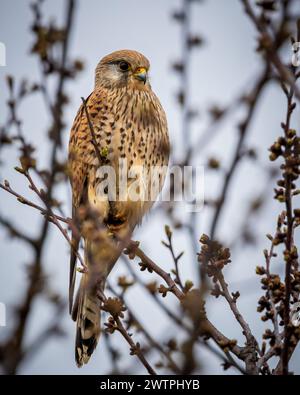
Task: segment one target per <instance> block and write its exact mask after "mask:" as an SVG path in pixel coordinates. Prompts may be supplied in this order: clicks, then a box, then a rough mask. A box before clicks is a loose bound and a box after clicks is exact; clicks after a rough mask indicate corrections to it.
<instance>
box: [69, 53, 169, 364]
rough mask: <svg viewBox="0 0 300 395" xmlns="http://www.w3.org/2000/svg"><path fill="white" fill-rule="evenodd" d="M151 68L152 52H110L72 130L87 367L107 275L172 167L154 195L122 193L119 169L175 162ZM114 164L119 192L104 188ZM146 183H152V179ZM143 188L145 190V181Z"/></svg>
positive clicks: (82, 350) (79, 315)
mask: <svg viewBox="0 0 300 395" xmlns="http://www.w3.org/2000/svg"><path fill="white" fill-rule="evenodd" d="M149 67H150V64H149V61H148V59H147V58H146V57H145V56H143V55H142V54H140V53H139V52H136V51H131V50H120V51H116V52H113V53H111V54H110V55H107V56H105V57H104V58H103V59H102V60H101V61H100V62H99V64H98V65H97V67H96V72H95V87H94V90H93V92H92V93H91V94H90V96H89V97H88V98H87V100H86V101H85V102H84V103H83V104H82V105H81V107H80V108H79V111H78V113H77V116H76V118H75V120H74V123H73V126H72V129H71V134H70V141H69V176H70V181H71V186H72V210H73V221H74V223H76V225H77V227H78V229H79V232H76V231H75V230H74V231H73V232H72V233H73V234H72V247H73V248H72V251H71V260H70V291H69V300H70V303H69V304H70V313H71V315H72V318H73V319H74V320H75V321H76V322H77V329H76V345H75V358H76V362H77V365H78V366H79V367H80V366H82V365H83V364H84V363H87V362H88V360H89V358H90V356H91V354H92V352H93V351H94V349H95V347H96V346H97V343H98V339H99V335H100V308H101V298H100V297H99V295H101V293H102V294H103V290H104V286H105V281H106V278H107V276H108V274H109V272H110V271H111V269H112V267H113V266H114V264H115V262H116V261H117V259H118V257H119V256H120V254H121V253H122V250H123V249H124V248H125V247H126V243H128V241H129V240H130V237H131V234H132V232H133V230H134V228H135V227H136V225H138V224H139V223H140V222H141V220H142V217H143V216H144V215H145V213H146V212H147V211H148V210H149V209H150V208H151V206H152V205H153V203H154V201H155V200H156V198H157V195H158V194H159V192H160V190H161V188H162V185H163V182H164V175H165V174H164V173H163V174H160V175H159V176H157V177H159V180H158V181H159V187H158V188H156V190H155V192H154V194H153V193H152V195H151V196H150V198H149V196H148V195H147V197H146V198H145V197H144V195H141V196H142V197H140V198H139V199H132V198H131V197H130V196H129V197H128V196H126V199H124V198H121V196H120V195H121V194H120V188H121V185H120V182H119V181H118V180H119V177H118V176H119V175H120V169H123V167H124V163H125V165H126V164H127V166H128V172H130V170H131V169H133V168H134V167H135V166H139V167H142V168H143V169H144V170H145V173H146V174H148V175H149V173H150V171H151V168H153V167H157V166H158V167H159V166H167V164H168V158H169V137H168V128H167V120H166V116H165V112H164V110H163V108H162V106H161V104H160V102H159V100H158V98H157V97H156V95H155V94H154V92H153V91H152V89H151V86H150V82H149V77H148V70H149ZM121 162H122V163H123V164H121V166H120V163H121ZM108 166H109V167H110V168H112V169H113V170H114V172H115V174H116V180H117V181H116V193H115V195H114V196H113V194H112V193H109V192H108V189H109V188H107V186H106V188H101V185H103V181H105V180H103V179H102V178H101V171H100V170H101V169H102V168H106V167H108ZM137 177H139V176H137ZM149 180H150V178H149V179H147V178H146V189H147V190H148V189H149V188H150V187H151V185H152V184H151V183H153V182H154V183H155V181H157V180H153V179H151V180H150V181H149ZM127 181H128V182H127V184H126V187H125V188H126V191H125V192H129V189H130V188H131V186H132V185H133V180H132V179H129V177H128V178H127ZM101 183H102V184H101ZM140 185H144V186H145V179H144V178H143V183H142V184H140ZM110 186H111V185H110V184H109V185H108V187H110ZM136 189H137V191H138V192H141V191H140V187H138V188H136ZM122 194H124V191H122ZM125 195H126V193H125ZM129 195H130V194H129ZM81 238H83V241H84V252H85V253H84V261H85V266H86V267H87V272H86V273H83V274H82V277H81V282H80V287H79V290H78V292H77V296H76V299H75V302H74V306H73V293H74V284H75V273H76V258H77V250H78V246H79V242H80V239H81Z"/></svg>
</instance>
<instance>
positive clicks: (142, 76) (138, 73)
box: [133, 67, 147, 84]
mask: <svg viewBox="0 0 300 395" xmlns="http://www.w3.org/2000/svg"><path fill="white" fill-rule="evenodd" d="M133 76H134V78H136V79H137V80H139V81H142V82H143V83H144V84H146V81H147V69H146V68H145V67H138V68H137V69H136V70H135V72H134V74H133Z"/></svg>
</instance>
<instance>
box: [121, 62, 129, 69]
mask: <svg viewBox="0 0 300 395" xmlns="http://www.w3.org/2000/svg"><path fill="white" fill-rule="evenodd" d="M129 67H130V66H129V63H127V62H124V61H122V62H120V63H119V68H120V70H122V71H127V70H129Z"/></svg>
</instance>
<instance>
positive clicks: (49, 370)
mask: <svg viewBox="0 0 300 395" xmlns="http://www.w3.org/2000/svg"><path fill="white" fill-rule="evenodd" d="M29 5H30V1H29V0H11V1H9V0H0V42H3V43H4V44H5V46H6V52H7V54H6V67H0V122H1V123H2V122H3V121H4V120H5V119H4V116H5V114H6V108H5V103H6V100H7V88H6V84H5V75H7V74H12V75H14V76H15V77H16V78H17V79H19V80H20V79H21V78H23V77H29V78H32V79H38V77H39V70H38V67H37V62H36V59H35V58H34V57H33V56H30V55H29V51H30V47H31V45H32V35H31V32H30V29H29V26H30V23H31V21H32V15H31V11H30V7H29ZM64 6H65V2H64V1H63V0H51V1H49V0H48V1H45V5H44V15H45V16H46V19H47V20H51V19H55V20H56V21H62V18H63V15H64ZM180 6H181V1H179V0H164V1H161V0H152V1H145V0H139V1H137V0H126V1H123V0H110V1H109V2H108V1H102V0H85V1H83V0H79V1H78V7H77V10H76V16H75V24H74V31H73V35H72V39H71V46H70V50H71V56H73V57H76V58H80V59H82V60H83V62H84V64H85V68H84V71H83V72H82V73H81V74H80V75H79V77H78V78H77V79H76V80H75V81H72V82H71V83H68V85H67V90H68V93H69V95H70V97H71V103H70V105H69V106H68V107H67V112H66V120H67V124H68V126H69V127H71V124H72V120H73V119H74V116H75V114H76V111H77V109H78V107H79V105H80V98H81V97H82V96H88V95H89V93H90V92H91V91H92V89H93V83H94V69H95V67H96V64H97V63H98V61H99V60H100V59H101V58H102V57H103V56H105V55H106V54H108V53H110V52H113V51H114V50H117V49H124V48H128V49H135V50H137V51H140V52H142V53H143V54H145V55H146V56H147V57H148V58H149V59H150V62H151V84H152V88H153V90H154V91H155V92H156V94H157V95H158V97H159V99H160V101H161V103H162V105H163V107H164V109H165V111H166V114H167V118H168V124H169V132H170V140H171V142H172V146H173V155H174V156H176V155H179V154H180V147H181V146H182V144H184V140H182V137H181V136H180V127H181V116H180V109H179V107H178V104H177V102H176V98H175V95H176V93H177V91H178V87H179V81H178V76H176V74H175V73H174V72H173V71H172V69H171V65H172V63H174V61H176V60H178V59H180V52H181V41H180V27H179V25H178V24H176V23H174V20H172V18H171V14H172V12H173V11H175V10H178V9H179V8H180ZM12 21H13V23H12ZM192 31H193V33H195V34H196V33H199V34H200V35H201V36H203V38H204V46H203V48H201V50H199V51H197V52H195V53H193V56H192V61H191V66H190V70H189V82H190V102H191V106H192V107H193V108H195V109H197V110H199V118H197V120H196V121H195V122H194V123H193V126H192V132H191V133H192V135H193V138H195V139H196V138H197V136H199V134H200V133H201V131H202V130H203V129H204V128H205V125H206V122H207V118H206V116H205V111H206V110H207V109H208V108H209V107H210V106H211V105H213V104H219V105H226V104H227V103H230V101H231V100H233V99H234V98H235V97H236V96H237V95H238V94H239V93H240V92H241V91H244V90H245V89H246V90H248V89H249V88H251V86H252V85H253V83H254V77H255V75H256V73H257V71H258V70H260V66H261V65H260V61H259V55H258V54H257V53H255V51H254V49H255V46H256V41H255V37H256V34H255V31H254V30H253V27H252V25H251V23H250V22H249V20H248V19H247V17H246V16H245V15H244V13H243V10H242V7H241V5H240V2H239V1H238V0H228V1H226V2H225V1H220V0H206V1H203V2H200V3H199V4H198V3H197V4H194V5H193V7H192ZM284 54H285V56H286V58H287V59H288V57H289V49H288V48H286V49H285V52H284ZM284 104H285V103H284V98H283V95H282V94H281V93H280V91H279V89H278V88H277V87H275V86H270V87H269V88H268V89H267V90H266V91H265V92H264V93H263V95H262V98H261V105H260V107H259V110H258V111H257V113H256V114H255V118H254V121H253V123H252V125H251V133H250V134H249V138H248V141H247V145H248V146H249V147H255V148H256V149H257V152H258V155H259V160H260V161H261V162H262V164H263V165H264V166H267V163H268V162H267V157H268V152H267V148H268V147H269V146H270V145H271V144H272V143H273V141H274V139H275V138H276V136H278V134H279V133H280V128H279V125H280V122H281V121H282V119H283V118H284V111H285V107H284ZM20 114H21V115H22V116H23V117H24V130H25V133H26V134H27V136H28V138H30V139H31V140H32V141H34V143H35V145H36V147H38V158H39V163H40V164H41V165H42V164H44V163H47V159H48V156H49V152H47V145H46V144H44V141H45V137H44V136H45V133H46V128H47V122H49V119H48V118H47V115H46V113H45V109H44V108H43V105H42V104H41V103H40V100H38V98H37V97H32V98H31V99H30V100H28V101H27V102H26V103H25V104H24V105H23V106H22V108H20ZM241 115H242V114H241V113H240V112H238V113H237V114H236V115H234V116H233V117H231V118H230V121H229V122H225V123H224V125H222V129H221V133H219V134H218V135H217V136H216V137H215V138H214V139H212V143H210V144H209V145H208V147H207V150H206V152H205V155H204V154H203V156H202V155H199V157H197V159H196V163H195V164H198V165H204V164H205V163H206V160H207V158H208V157H209V156H211V155H216V156H217V157H218V158H219V159H220V160H221V161H222V163H223V164H224V165H227V164H228V163H229V160H230V155H231V153H232V150H233V148H234V143H235V141H236V124H237V123H238V120H239V119H240V118H241ZM295 119H296V121H294V122H295V127H296V126H297V127H298V128H299V111H298V113H297V116H296V117H295ZM67 140H68V133H66V134H65V139H64V147H65V152H66V150H67ZM3 155H4V156H3V160H4V162H5V166H3V167H1V169H0V179H1V180H2V179H4V178H6V179H9V180H10V182H11V184H12V185H13V186H14V188H15V189H17V190H19V191H21V192H23V193H25V194H26V195H27V196H31V195H30V192H29V190H28V188H27V187H26V185H25V184H24V180H23V179H22V177H21V176H20V175H18V174H15V172H14V171H13V170H12V169H13V167H14V166H16V163H17V157H18V152H17V151H12V150H5V151H4V153H3ZM245 174H247V177H245ZM265 183H266V176H265V175H264V173H263V172H262V171H261V169H260V168H257V167H256V166H254V165H251V164H246V163H245V164H242V165H241V167H240V169H239V170H238V172H237V175H236V179H235V182H234V183H233V185H232V187H231V189H230V196H229V198H230V200H231V205H230V207H229V208H228V210H227V211H226V212H225V213H224V215H223V216H222V221H221V224H220V229H219V232H218V236H219V237H220V238H221V239H222V240H224V241H225V242H228V243H232V242H233V241H234V237H235V235H236V234H237V233H238V229H239V228H240V226H241V224H242V223H243V220H244V219H245V218H244V216H243V214H244V213H245V208H246V205H247V203H249V201H250V199H251V197H253V196H254V195H255V194H257V193H259V191H261V190H263V188H264V186H265ZM219 188H220V180H219V179H218V177H217V176H214V175H207V176H206V175H205V195H206V196H212V195H214V194H215V193H216V191H218V190H219ZM59 194H60V197H61V199H62V200H65V201H68V202H69V201H70V190H69V188H63V189H60V190H59ZM269 195H270V198H269V201H270V204H268V205H267V207H265V208H264V212H263V217H262V218H261V219H260V220H258V221H257V224H256V226H257V228H256V234H257V236H258V239H259V243H258V245H257V246H256V247H255V251H253V250H252V249H251V248H246V249H244V250H238V249H237V250H236V251H234V254H233V258H234V259H233V263H232V264H231V265H230V268H228V269H226V270H227V272H226V278H227V280H228V281H229V282H231V283H232V284H233V285H234V286H236V287H238V288H242V291H243V292H242V297H241V300H240V307H241V310H242V311H243V312H244V313H245V316H246V318H247V319H248V320H249V322H250V324H251V325H252V327H253V330H254V333H255V334H259V333H260V332H261V330H262V327H263V324H262V323H261V321H260V318H259V316H258V314H257V313H256V300H257V296H258V294H259V293H260V291H259V279H258V278H257V276H255V274H254V270H255V266H256V265H258V264H263V254H262V250H263V248H266V247H267V246H268V243H267V240H266V239H265V238H264V235H265V234H266V233H272V231H273V230H274V226H275V225H274V224H275V220H276V214H275V213H277V212H278V211H279V206H278V205H277V204H276V203H275V202H273V201H272V199H271V197H272V187H270V191H269ZM68 208H69V207H68ZM0 210H1V212H4V213H10V215H11V216H12V217H13V218H14V221H15V222H16V223H17V224H18V225H19V226H20V227H21V228H23V229H25V230H28V231H29V232H30V233H31V234H34V232H35V230H36V226H37V225H38V224H39V223H40V220H41V218H40V215H39V214H37V213H35V212H33V211H32V210H31V209H29V208H27V207H23V206H21V205H19V204H17V203H16V201H15V200H14V199H12V198H11V196H8V195H7V194H6V193H4V192H3V191H0ZM276 210H277V211H276ZM244 215H245V214H244ZM209 220H210V214H209V213H208V212H207V211H206V210H203V212H201V213H200V215H199V216H198V220H197V226H198V232H199V235H200V234H201V233H202V232H205V230H206V231H207V227H208V224H209ZM165 221H166V218H162V216H161V215H160V214H159V213H158V212H155V211H154V212H153V214H150V215H149V217H148V218H147V219H146V221H145V222H144V224H143V226H142V227H141V228H139V229H138V230H137V232H136V235H135V237H136V238H137V239H139V240H140V241H141V243H142V246H143V249H144V250H145V251H146V252H148V253H149V255H150V256H151V258H152V259H153V260H154V261H157V262H161V264H162V265H163V267H164V268H168V267H169V264H170V257H169V255H168V251H165V249H163V248H162V246H161V242H160V241H161V240H162V239H163V238H164V224H165ZM174 238H175V242H176V246H177V247H178V250H179V251H180V250H183V249H185V248H186V246H187V243H188V242H187V238H186V237H185V236H184V235H183V234H175V235H174ZM47 243H48V245H47V254H46V256H45V262H46V264H45V266H46V268H47V273H48V275H49V276H50V281H51V284H52V285H53V287H54V288H55V289H57V290H58V291H59V292H60V293H61V294H63V295H65V296H67V282H68V246H67V245H66V244H65V242H64V240H63V238H62V237H61V236H60V235H59V234H58V233H57V232H56V231H55V230H53V229H52V230H51V234H50V238H49V240H48V242H47ZM0 249H1V266H0V273H1V275H0V302H3V303H5V304H6V306H7V327H6V328H2V327H0V339H1V338H3V337H5V336H6V334H7V333H8V331H9V329H10V325H11V324H12V320H13V306H14V304H16V303H17V301H18V300H19V299H20V298H22V295H23V292H24V275H25V273H24V262H26V261H28V260H30V255H29V253H28V251H27V249H26V248H25V246H24V245H22V244H21V243H20V242H18V241H11V240H10V239H9V238H8V237H7V236H6V235H5V234H4V232H3V231H0ZM193 261H194V260H193V257H192V256H191V253H190V252H189V251H186V253H185V256H184V264H183V267H182V268H181V270H182V275H183V277H185V278H193V277H194V276H195V275H196V271H197V269H196V266H195V265H194V264H193V263H191V262H193ZM279 269H280V268H279ZM123 272H124V267H122V265H121V264H120V265H118V266H117V267H116V268H115V269H114V271H113V272H112V275H111V276H112V281H115V280H116V278H117V277H118V275H120V274H121V273H123ZM142 278H143V279H144V280H145V281H146V280H147V281H148V280H150V278H148V277H147V276H146V275H143V277H142ZM255 289H256V290H255ZM233 291H234V289H233ZM169 299H170V300H168V301H167V303H168V304H169V305H170V306H171V307H174V305H175V304H174V300H172V299H171V297H169ZM129 301H130V302H132V303H134V304H133V305H134V308H135V312H136V314H137V315H138V316H139V317H140V319H141V321H142V322H144V323H145V325H146V326H148V327H150V328H151V331H152V334H153V335H154V336H161V335H162V333H166V331H169V332H170V333H174V335H175V336H176V330H175V328H174V327H172V326H170V323H169V322H168V321H167V320H166V319H165V317H164V316H163V315H162V313H160V312H159V311H157V310H155V307H154V306H153V303H152V302H151V301H149V300H148V299H147V298H145V296H144V294H143V292H142V290H141V289H137V290H134V291H130V292H129ZM208 312H209V316H210V318H211V319H212V320H213V322H214V323H216V325H217V326H218V324H219V325H220V326H221V327H222V328H223V329H224V332H225V333H226V334H228V335H229V336H230V337H231V338H237V339H239V340H240V339H242V338H241V335H240V331H239V328H238V326H237V324H236V323H233V319H232V316H231V313H230V311H229V310H228V308H227V307H226V305H225V304H224V303H223V302H222V301H221V300H219V299H217V300H216V299H213V300H209V301H208ZM52 314H53V311H51V308H50V307H49V306H48V304H46V303H45V301H43V300H39V301H37V303H36V306H35V310H34V313H33V315H32V317H31V320H30V323H29V330H28V331H27V338H26V343H27V344H30V342H31V341H32V340H34V338H35V337H36V336H37V334H38V333H39V332H40V330H41V329H42V328H43V327H44V326H46V325H47V323H48V322H49V320H51V319H52V318H51V317H52ZM61 320H62V322H63V327H64V328H65V330H66V333H67V336H66V337H64V338H61V339H57V338H54V339H50V340H49V341H48V342H47V343H46V344H45V346H44V347H43V349H42V350H41V351H40V352H39V353H38V354H36V355H35V356H34V358H32V359H31V360H30V361H28V362H27V361H25V362H24V364H23V365H22V366H21V369H20V373H21V374H43V373H44V374H62V373H67V374H101V373H105V372H106V371H108V370H109V368H110V363H109V359H108V357H107V351H106V349H105V345H104V342H103V339H102V340H101V341H100V344H99V347H98V348H97V350H96V352H95V355H94V356H93V358H92V359H91V361H90V363H89V364H88V365H87V366H85V367H84V368H82V369H80V370H78V369H77V367H76V366H75V363H74V361H73V343H74V330H75V328H74V324H73V322H71V320H70V319H69V317H68V315H67V312H66V311H65V312H64V313H63V314H62V316H61ZM114 336H115V338H114V339H113V341H114V343H115V344H116V345H117V347H118V348H120V349H121V350H123V351H124V355H125V357H124V364H125V366H127V365H128V366H131V365H129V364H128V362H129V361H130V360H129V357H128V353H129V351H128V349H127V345H126V344H125V343H124V341H122V339H120V338H118V335H117V334H116V335H114ZM200 352H201V353H202V354H203V358H205V361H207V363H206V364H205V365H204V366H203V369H204V372H206V373H209V374H212V373H222V368H221V367H220V366H219V363H218V361H217V360H216V359H215V358H214V357H212V356H211V355H210V354H207V353H206V352H205V351H203V350H201V351H200ZM200 359H201V358H200ZM299 359H300V353H299V352H298V353H296V354H295V356H294V358H293V360H292V364H291V368H292V369H294V371H295V372H297V373H299V372H300V368H299V365H298V363H297V361H298V362H299ZM132 363H133V362H132ZM137 366H139V365H137ZM137 372H138V373H142V372H143V368H142V367H139V368H138V369H137Z"/></svg>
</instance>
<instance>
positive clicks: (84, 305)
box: [72, 240, 123, 367]
mask: <svg viewBox="0 0 300 395" xmlns="http://www.w3.org/2000/svg"><path fill="white" fill-rule="evenodd" d="M122 248H123V246H121V245H120V246H119V245H117V244H116V243H112V242H111V241H108V240H106V241H104V242H103V240H102V243H100V244H99V241H90V240H85V264H86V266H87V267H88V273H84V274H83V275H82V278H81V282H80V287H79V290H78V292H77V295H76V299H75V303H74V308H73V311H72V318H73V320H74V321H76V339H75V359H76V363H77V366H78V367H81V366H82V365H83V364H86V363H87V362H88V361H89V359H90V357H91V355H92V353H93V351H94V350H95V348H96V346H97V344H98V340H99V336H100V332H101V328H100V308H101V297H99V296H101V294H102V293H103V291H104V287H105V281H106V278H107V276H108V274H109V272H110V271H111V269H112V267H113V266H114V264H115V262H116V261H117V259H118V257H119V255H120V253H121V251H122Z"/></svg>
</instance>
